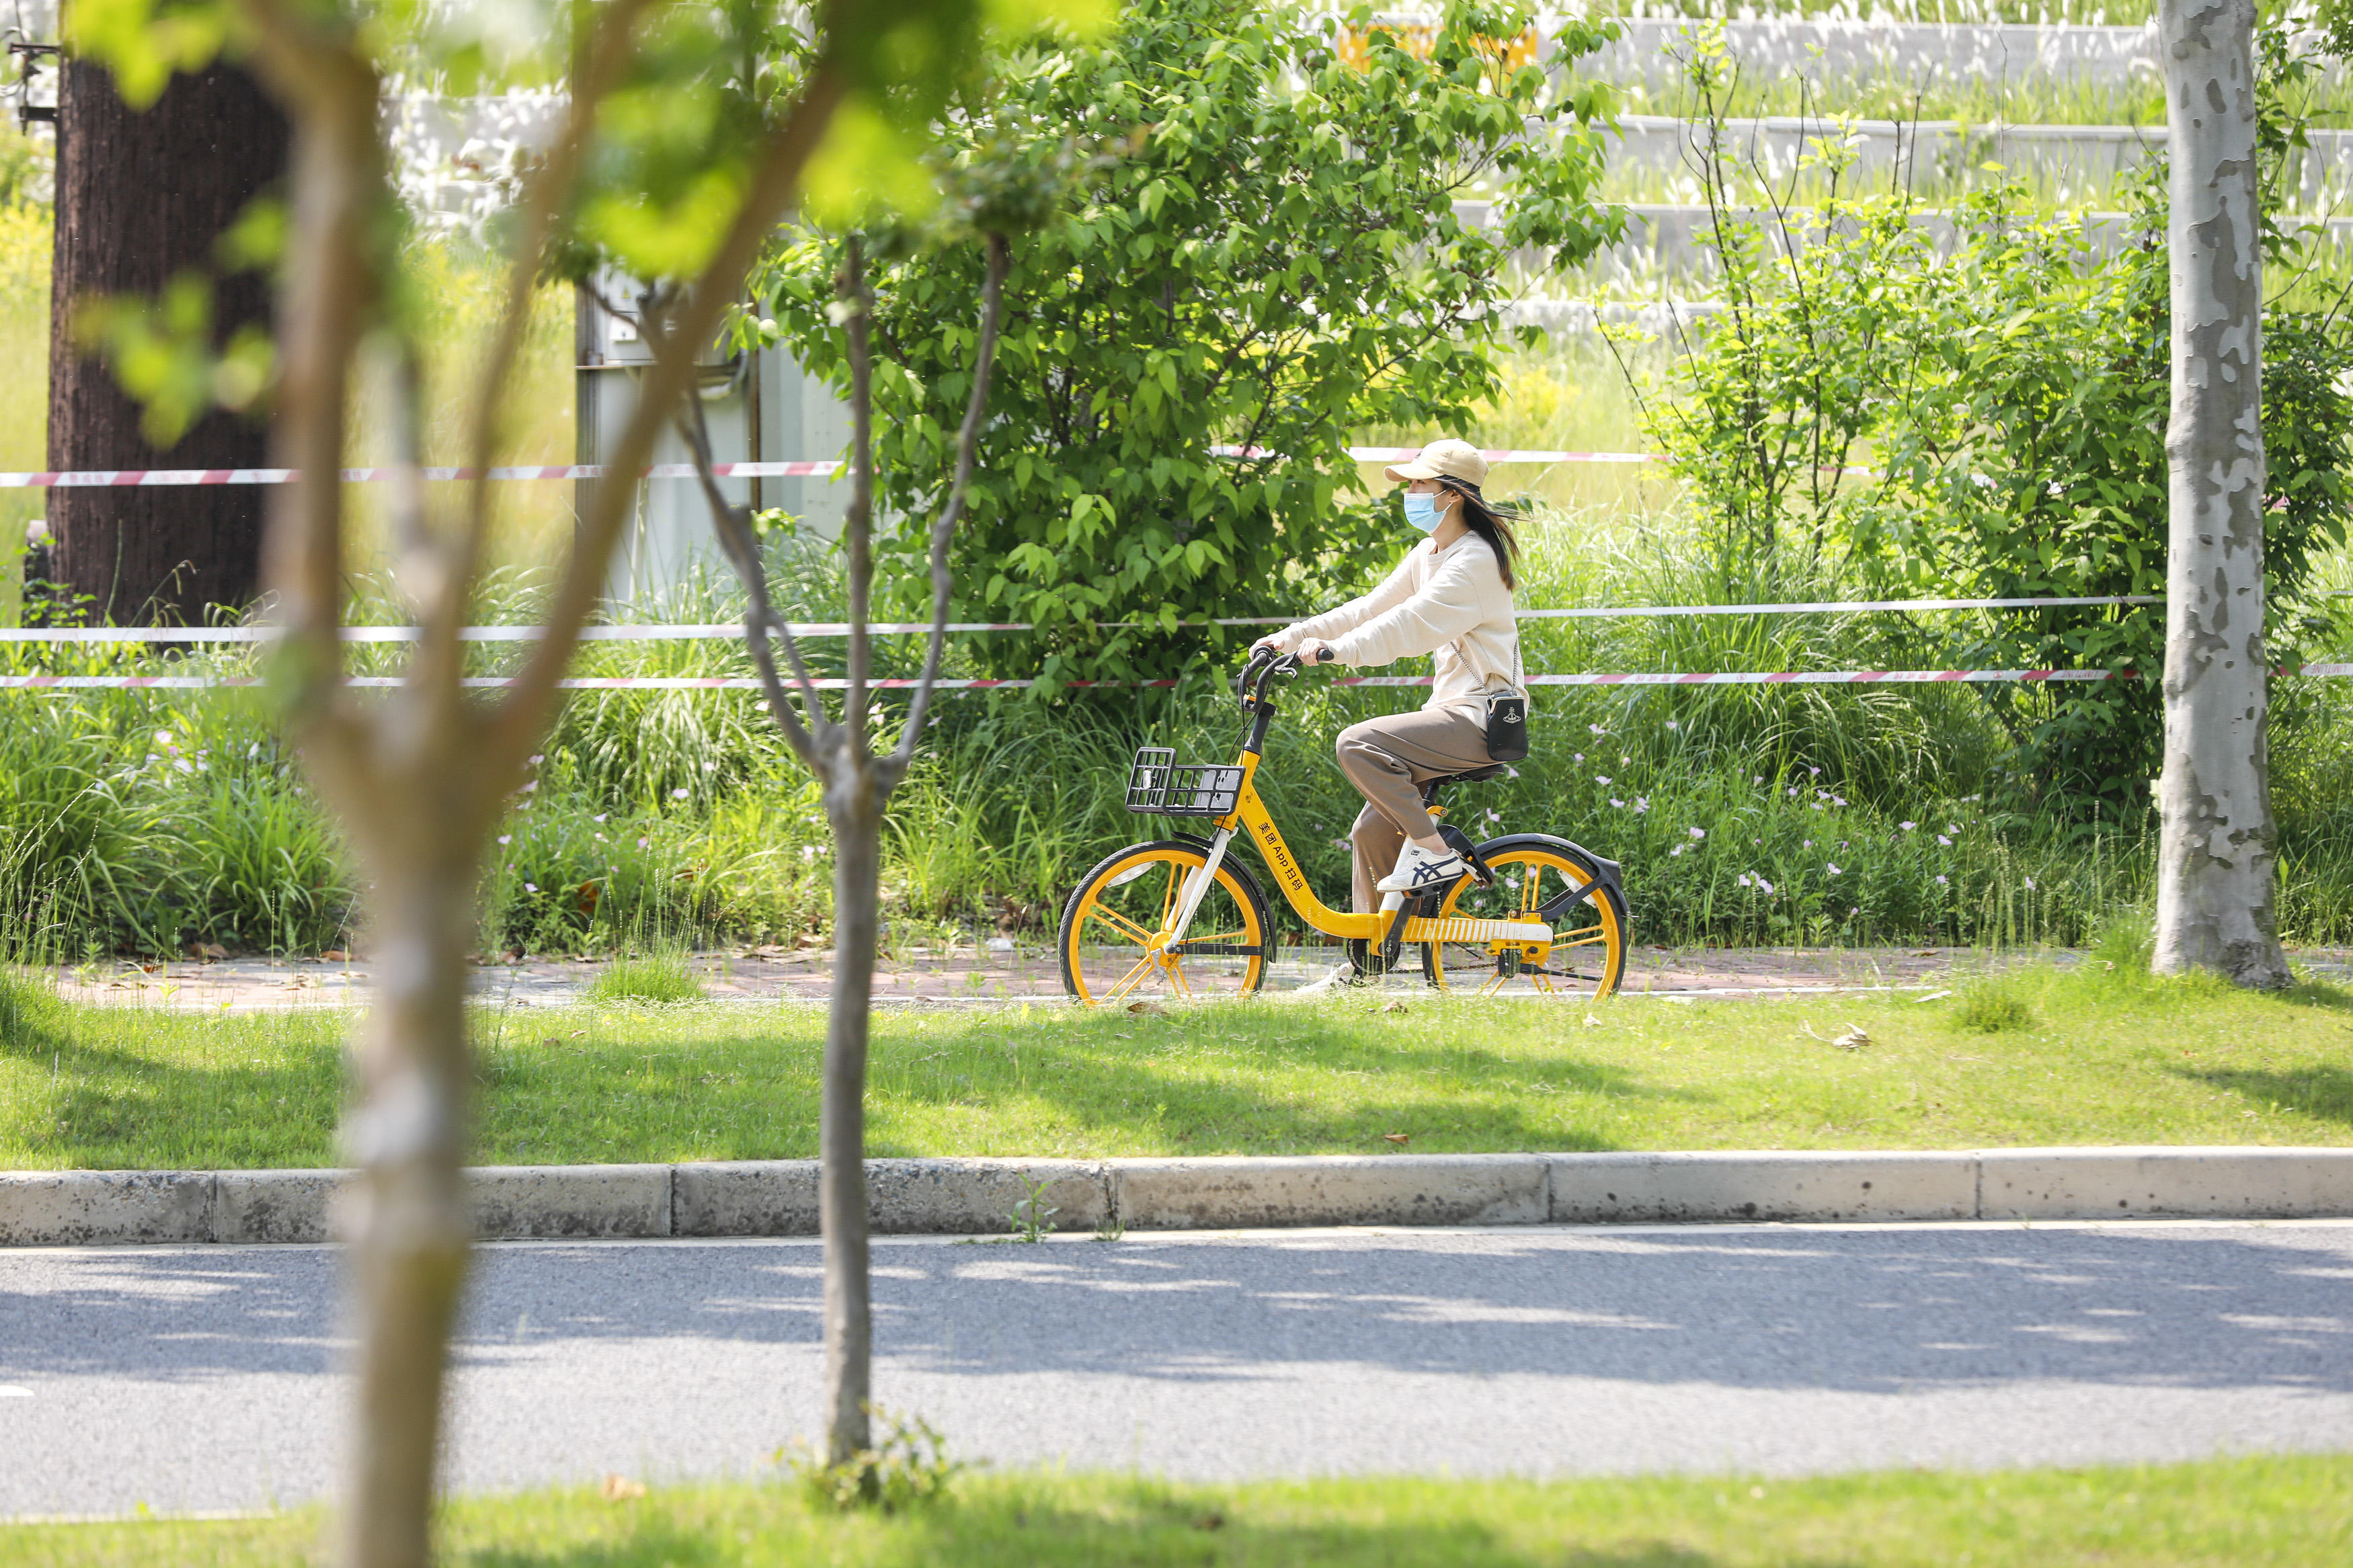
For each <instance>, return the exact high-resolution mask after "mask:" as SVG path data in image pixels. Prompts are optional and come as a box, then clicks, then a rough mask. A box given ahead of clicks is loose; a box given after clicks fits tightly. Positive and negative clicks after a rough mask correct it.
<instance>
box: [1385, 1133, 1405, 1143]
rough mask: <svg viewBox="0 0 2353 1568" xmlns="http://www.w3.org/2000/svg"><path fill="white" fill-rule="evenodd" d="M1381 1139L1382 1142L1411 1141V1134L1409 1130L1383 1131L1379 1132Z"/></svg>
mask: <svg viewBox="0 0 2353 1568" xmlns="http://www.w3.org/2000/svg"><path fill="white" fill-rule="evenodd" d="M1381 1139H1382V1141H1383V1142H1388V1143H1406V1142H1411V1141H1412V1139H1413V1134H1412V1133H1410V1132H1384V1133H1382V1134H1381Z"/></svg>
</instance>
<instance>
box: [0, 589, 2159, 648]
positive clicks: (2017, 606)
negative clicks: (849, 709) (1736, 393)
mask: <svg viewBox="0 0 2353 1568" xmlns="http://www.w3.org/2000/svg"><path fill="white" fill-rule="evenodd" d="M2162 602H2163V601H2162V600H2161V599H2160V598H2159V597H2158V595H2154V594H2121V595H2107V596H2103V597H2093V598H2073V599H1853V600H1837V601H1831V600H1825V601H1822V602H1820V603H1814V604H1797V605H1627V606H1625V607H1623V608H1616V609H1608V608H1597V609H1574V610H1522V611H1521V612H1520V613H1519V618H1520V619H1522V620H1524V621H1544V620H1588V619H1609V618H1623V617H1633V616H1797V615H1850V614H1855V613H1859V612H1862V611H1867V610H1903V611H1913V610H2025V609H2039V608H2049V607H2059V606H2063V605H2155V604H2160V603H2162ZM1112 624H1114V625H1122V626H1129V625H1137V624H1142V623H1135V622H1117V623H1112ZM1210 624H1211V625H1213V626H1289V625H1290V624H1291V623H1290V621H1288V620H1286V619H1285V618H1284V617H1282V616H1236V617H1233V618H1229V619H1220V620H1217V621H1213V622H1211V623H1210ZM791 629H792V634H793V636H795V637H848V636H849V626H848V625H847V624H846V623H844V622H841V621H818V622H810V623H807V624H804V625H797V626H793V627H792V628H791ZM866 629H867V630H868V631H870V632H873V633H877V634H885V635H890V636H894V637H895V636H905V635H911V634H922V633H925V632H929V631H930V630H931V629H932V628H931V624H930V623H929V622H927V621H884V622H881V623H879V624H876V625H873V626H868V627H867V628H866ZM944 629H945V630H948V631H951V632H1028V631H1035V630H1037V629H1038V628H1037V627H1036V626H1034V625H1033V624H1031V623H1030V622H1028V621H951V622H949V623H948V625H947V626H946V627H945V628H944ZM283 635H284V634H283V633H282V632H281V631H280V629H279V628H278V627H276V626H58V627H25V628H19V627H14V626H5V627H0V643H12V642H22V643H257V642H270V641H273V640H275V639H276V638H278V637H281V636H283ZM419 635H421V634H420V633H419V632H418V630H417V627H415V626H345V627H344V628H343V640H344V641H345V642H351V643H404V642H415V641H416V640H417V637H419ZM546 635H547V628H546V627H544V626H464V627H460V628H459V632H458V637H459V640H460V641H462V642H536V641H537V640H539V639H540V638H541V637H545V636H546ZM743 635H744V624H743V623H742V622H741V621H720V622H710V623H703V624H696V625H679V626H666V625H647V626H585V627H583V628H581V632H580V640H581V641H583V642H691V641H698V640H712V639H731V640H732V639H733V638H736V637H742V636H743Z"/></svg>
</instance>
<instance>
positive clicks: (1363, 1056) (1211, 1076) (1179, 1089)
mask: <svg viewBox="0 0 2353 1568" xmlns="http://www.w3.org/2000/svg"><path fill="white" fill-rule="evenodd" d="M1476 1027H1477V1024H1476V1023H1475V1021H1472V1022H1466V1021H1465V1020H1461V1019H1447V1020H1445V1021H1444V1022H1443V1023H1441V1024H1436V1025H1413V1024H1408V1023H1398V1022H1392V1021H1390V1020H1388V1019H1381V1020H1379V1021H1378V1022H1376V1021H1375V1020H1374V1019H1371V1018H1368V1019H1366V1020H1365V1021H1364V1022H1363V1023H1357V1022H1356V1021H1354V1020H1339V1019H1331V1018H1326V1017H1323V1016H1295V1015H1294V1016H1280V1015H1271V1014H1264V1013H1260V1014H1256V1015H1249V1014H1237V1015H1235V1016H1232V1017H1230V1018H1226V1019H1219V1020H1215V1021H1206V1022H1202V1023H1198V1024H1197V1023H1196V1022H1195V1020H1194V1019H1192V1018H1189V1017H1187V1016H1178V1017H1176V1018H1173V1019H1166V1020H1159V1019H1134V1020H1126V1019H1113V1018H1106V1019H1103V1020H1094V1019H1090V1020H1088V1021H1087V1022H1086V1023H1084V1024H1080V1025H1076V1026H1070V1027H1068V1028H1066V1029H1065V1030H1063V1031H1059V1032H1057V1033H1055V1034H1052V1035H1049V1036H1046V1037H1043V1038H1039V1037H1038V1036H1037V1035H1035V1034H1032V1035H1029V1036H1028V1037H1023V1038H1020V1039H1018V1040H1017V1039H1016V1037H1013V1036H1011V1035H1010V1034H1009V1033H1008V1031H1007V1030H1006V1029H1005V1028H1004V1027H1003V1026H1001V1025H1000V1026H994V1027H992V1026H988V1025H985V1024H984V1025H976V1026H973V1027H971V1028H967V1029H963V1030H958V1031H955V1033H953V1034H949V1035H947V1036H945V1037H937V1036H934V1037H928V1038H923V1039H918V1040H894V1041H892V1042H890V1043H889V1044H888V1045H885V1044H883V1043H882V1042H881V1041H878V1042H877V1049H876V1054H875V1058H874V1061H873V1070H872V1081H873V1082H874V1083H875V1084H876V1086H877V1087H878V1088H880V1089H884V1090H885V1091H886V1093H885V1095H884V1096H883V1097H881V1099H880V1100H879V1101H878V1104H877V1106H876V1112H877V1114H876V1116H875V1126H874V1129H873V1132H872V1135H871V1147H872V1150H873V1152H874V1153H876V1154H877V1155H887V1154H915V1153H923V1152H932V1151H930V1150H928V1149H927V1148H923V1147H919V1146H917V1145H916V1144H914V1143H913V1142H909V1141H908V1139H907V1138H906V1137H905V1135H904V1134H902V1133H897V1132H895V1131H894V1130H893V1129H892V1126H891V1115H890V1113H891V1111H892V1110H893V1109H896V1108H898V1107H902V1106H903V1107H909V1108H913V1107H924V1108H930V1109H934V1110H941V1109H946V1108H950V1107H953V1106H955V1105H957V1104H958V1103H964V1102H970V1101H973V1100H982V1101H987V1100H994V1099H1000V1098H1004V1097H1021V1098H1034V1099H1036V1100H1040V1101H1042V1102H1044V1104H1045V1105H1046V1106H1048V1107H1050V1108H1051V1110H1053V1111H1054V1112H1056V1113H1058V1114H1059V1116H1060V1118H1061V1119H1062V1120H1063V1121H1065V1123H1066V1124H1067V1125H1070V1126H1071V1127H1073V1128H1075V1129H1076V1130H1078V1131H1079V1132H1080V1133H1081V1134H1082V1136H1083V1137H1085V1138H1086V1140H1087V1141H1088V1142H1093V1143H1097V1144H1099V1145H1101V1146H1102V1147H1103V1148H1104V1149H1106V1150H1107V1151H1114V1152H1115V1151H1116V1150H1117V1149H1119V1148H1122V1147H1149V1148H1165V1149H1167V1150H1170V1151H1173V1152H1202V1153H1328V1152H1380V1151H1382V1150H1385V1149H1387V1148H1388V1147H1389V1145H1388V1144H1387V1143H1385V1142H1383V1139H1384V1138H1385V1137H1386V1136H1387V1135H1388V1134H1390V1133H1394V1132H1404V1133H1407V1134H1408V1135H1409V1136H1410V1137H1411V1138H1412V1140H1413V1147H1414V1148H1415V1149H1416V1150H1418V1151H1424V1150H1426V1151H1433V1152H1443V1151H1448V1150H1454V1149H1473V1150H1481V1151H1488V1150H1511V1149H1528V1148H1537V1147H1541V1148H1545V1149H1551V1150H1606V1149H1615V1148H1618V1147H1619V1146H1620V1145H1619V1144H1618V1143H1616V1142H1613V1141H1611V1140H1610V1139H1608V1138H1606V1137H1603V1136H1602V1135H1601V1134H1599V1132H1598V1131H1594V1130H1593V1129H1592V1128H1591V1126H1590V1125H1589V1123H1590V1121H1592V1120H1593V1118H1592V1115H1591V1110H1592V1107H1591V1104H1590V1101H1591V1100H1595V1099H1599V1100H1685V1101H1690V1100H1705V1099H1707V1098H1709V1097H1707V1096H1706V1095H1704V1094H1702V1093H1698V1092H1695V1091H1693V1090H1688V1089H1668V1088H1662V1087H1659V1086H1655V1085H1652V1084H1650V1083H1647V1082H1645V1081H1644V1080H1643V1079H1642V1078H1641V1075H1640V1074H1638V1073H1634V1072H1631V1071H1629V1070H1626V1069H1624V1068H1619V1067H1616V1066H1612V1065H1609V1064H1606V1063H1601V1062H1597V1061H1593V1060H1590V1059H1587V1058H1574V1057H1564V1056H1547V1055H1543V1054H1539V1053H1535V1052H1529V1053H1514V1052H1509V1051H1504V1050H1497V1049H1491V1048H1487V1047H1482V1046H1479V1045H1476V1044H1457V1043H1454V1041H1456V1040H1460V1039H1462V1038H1463V1037H1464V1036H1463V1034H1462V1031H1465V1030H1472V1029H1475V1028H1476ZM1433 1029H1434V1030H1437V1031H1438V1033H1436V1034H1435V1036H1433V1033H1432V1030H1433ZM1472 1038H1475V1036H1473V1037H1472ZM935 1056H936V1057H940V1058H942V1059H944V1061H945V1062H946V1063H947V1067H946V1068H943V1069H940V1070H936V1071H934V1073H932V1074H929V1075H926V1076H924V1077H921V1078H917V1077H914V1076H912V1075H910V1074H908V1073H907V1072H906V1071H905V1068H907V1067H909V1066H912V1065H913V1064H914V1063H915V1062H917V1061H928V1060H929V1059H930V1058H932V1057H935Z"/></svg>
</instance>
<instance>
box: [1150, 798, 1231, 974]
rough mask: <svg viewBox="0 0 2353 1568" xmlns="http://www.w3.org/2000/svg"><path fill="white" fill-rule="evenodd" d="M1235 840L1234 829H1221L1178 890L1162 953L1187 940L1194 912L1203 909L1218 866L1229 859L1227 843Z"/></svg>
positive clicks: (1216, 876)
mask: <svg viewBox="0 0 2353 1568" xmlns="http://www.w3.org/2000/svg"><path fill="white" fill-rule="evenodd" d="M1233 841H1234V830H1233V829H1232V828H1230V827H1220V828H1219V829H1218V831H1217V836H1216V837H1213V838H1211V839H1210V840H1209V852H1208V855H1206V856H1204V857H1202V859H1201V864H1200V865H1199V866H1198V867H1197V868H1194V870H1193V871H1192V873H1191V874H1190V875H1188V876H1187V877H1186V879H1185V886H1184V887H1183V889H1180V890H1179V891H1178V892H1177V895H1176V912H1175V913H1174V914H1173V915H1172V916H1171V917H1170V920H1169V922H1168V940H1167V941H1166V942H1164V943H1162V944H1161V949H1160V951H1161V952H1167V951H1168V950H1169V949H1170V948H1172V947H1175V946H1176V944H1177V943H1179V942H1183V941H1184V940H1185V928H1186V927H1187V926H1189V925H1191V924H1192V923H1193V916H1194V913H1195V912H1196V911H1197V910H1199V909H1200V907H1201V900H1203V899H1206V898H1208V896H1209V884H1210V883H1211V882H1214V881H1216V880H1217V878H1218V868H1219V866H1220V865H1221V864H1223V863H1224V861H1225V858H1226V846H1228V845H1229V844H1231V843H1232V842H1233Z"/></svg>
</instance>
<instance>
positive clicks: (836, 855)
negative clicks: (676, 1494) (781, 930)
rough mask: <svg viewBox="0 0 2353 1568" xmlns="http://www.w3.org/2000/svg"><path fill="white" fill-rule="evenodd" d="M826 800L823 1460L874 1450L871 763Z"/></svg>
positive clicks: (853, 769) (863, 763)
mask: <svg viewBox="0 0 2353 1568" xmlns="http://www.w3.org/2000/svg"><path fill="white" fill-rule="evenodd" d="M835 763H836V768H835V773H834V777H833V779H832V780H831V781H830V787H828V789H827V790H826V792H825V795H826V816H828V818H829V819H830V820H831V822H832V826H833V995H832V997H831V999H830V1015H829V1016H828V1020H827V1024H826V1031H825V1092H824V1099H823V1103H822V1105H821V1107H820V1109H819V1111H818V1157H819V1159H820V1161H821V1163H820V1164H819V1166H818V1214H819V1216H820V1218H819V1227H820V1228H821V1229H822V1230H823V1232H824V1234H825V1418H826V1460H827V1462H828V1464H834V1465H849V1464H853V1463H855V1462H856V1461H857V1458H858V1456H859V1454H860V1452H862V1451H863V1450H865V1449H868V1448H871V1447H873V1430H872V1424H871V1419H870V1414H871V1406H872V1400H873V1397H874V1390H873V1356H874V1285H873V1279H872V1276H871V1273H870V1272H869V1269H868V1254H869V1241H868V1215H867V1205H866V1031H867V1020H868V1009H869V1008H870V1007H871V1006H872V1005H873V994H874V944H875V941H876V939H877V937H878V936H879V935H880V932H881V874H882V805H883V796H884V795H885V792H884V791H882V790H880V789H878V788H876V787H875V779H874V776H873V775H874V772H875V769H874V765H873V763H874V759H873V758H871V756H870V757H856V756H843V755H839V753H837V755H836V758H835Z"/></svg>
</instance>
